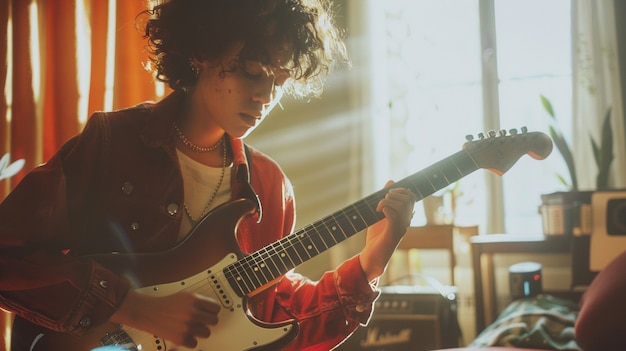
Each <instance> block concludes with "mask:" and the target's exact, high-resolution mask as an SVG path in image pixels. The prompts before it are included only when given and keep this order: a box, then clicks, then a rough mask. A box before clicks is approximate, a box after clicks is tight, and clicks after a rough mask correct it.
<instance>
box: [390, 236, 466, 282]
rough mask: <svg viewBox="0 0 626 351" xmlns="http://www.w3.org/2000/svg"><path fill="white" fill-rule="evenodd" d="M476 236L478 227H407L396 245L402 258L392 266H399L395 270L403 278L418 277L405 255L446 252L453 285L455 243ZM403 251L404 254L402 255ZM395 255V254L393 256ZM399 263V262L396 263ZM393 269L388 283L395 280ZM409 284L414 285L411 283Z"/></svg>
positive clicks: (395, 259)
mask: <svg viewBox="0 0 626 351" xmlns="http://www.w3.org/2000/svg"><path fill="white" fill-rule="evenodd" d="M477 234H478V226H467V227H460V226H454V225H426V226H421V227H409V229H408V230H407V233H406V234H405V235H404V238H402V240H401V241H400V244H398V248H397V251H400V252H397V254H398V256H402V257H401V258H400V259H398V258H394V260H393V261H392V262H393V264H399V265H401V266H402V267H395V270H396V271H397V270H401V271H403V272H405V273H404V276H408V277H410V276H415V275H419V274H418V273H419V272H415V270H416V268H415V265H414V264H412V262H411V257H410V255H407V253H408V252H410V251H411V250H413V249H418V250H428V249H438V250H446V251H447V254H448V266H449V269H450V283H451V285H455V283H456V280H455V267H456V255H455V241H457V240H459V239H461V238H463V237H465V236H471V235H477ZM402 251H404V253H402ZM394 255H395V254H394ZM398 261H400V262H398ZM393 270H394V269H391V270H390V273H391V275H392V276H391V277H388V278H389V281H392V280H393V279H396V278H397V277H394V276H393V275H394V272H393ZM411 283H415V282H414V281H412V282H411Z"/></svg>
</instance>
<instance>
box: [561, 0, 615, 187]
mask: <svg viewBox="0 0 626 351" xmlns="http://www.w3.org/2000/svg"><path fill="white" fill-rule="evenodd" d="M572 16H573V18H572V19H573V21H572V24H573V33H572V34H573V42H574V46H573V77H574V79H573V126H574V128H573V130H574V132H573V138H572V140H573V143H572V144H573V145H572V148H573V149H574V155H575V156H574V157H575V162H576V167H577V176H578V182H579V188H580V189H581V190H593V189H595V186H596V180H595V179H596V175H597V172H598V169H597V167H596V165H595V159H594V157H593V153H592V147H591V141H590V139H589V138H590V135H591V137H593V138H594V140H596V141H598V142H599V140H600V136H601V128H602V122H603V120H604V115H605V114H606V111H607V109H608V108H611V117H612V118H611V125H612V130H613V143H614V145H613V146H614V147H613V150H614V157H615V158H614V159H613V163H612V165H611V169H610V175H609V186H610V187H612V188H624V187H626V152H624V150H626V144H625V143H626V142H625V139H626V136H625V135H624V105H623V102H622V100H621V96H622V94H621V89H622V87H621V86H620V73H619V69H620V68H619V64H618V62H619V61H618V55H617V36H616V26H615V9H614V0H597V1H596V0H573V3H572Z"/></svg>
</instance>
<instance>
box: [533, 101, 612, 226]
mask: <svg viewBox="0 0 626 351" xmlns="http://www.w3.org/2000/svg"><path fill="white" fill-rule="evenodd" d="M540 98H541V103H542V105H543V107H544V109H545V110H546V112H547V113H548V115H549V116H550V117H551V123H550V126H549V133H550V137H551V138H552V140H553V142H554V145H555V146H556V148H557V150H558V151H559V153H560V154H561V156H562V157H563V160H564V161H565V164H566V166H567V169H568V171H569V182H568V181H567V180H566V178H565V177H563V176H562V175H560V174H557V178H558V179H559V181H560V182H561V183H562V184H563V185H565V187H566V188H567V191H559V192H555V193H551V194H544V195H542V196H541V200H542V206H541V207H540V212H541V214H542V218H543V222H544V233H545V234H572V233H574V232H577V231H580V232H581V233H583V234H587V233H588V232H589V231H590V228H589V221H587V220H586V219H587V217H588V214H587V211H590V208H589V206H585V205H590V204H591V195H592V194H593V192H594V191H595V190H605V189H608V187H609V185H608V176H609V168H610V167H611V163H612V161H613V157H614V155H613V135H612V133H611V108H609V109H608V110H607V112H606V114H605V116H604V121H603V123H602V132H601V140H600V141H599V142H596V140H595V139H594V138H593V137H592V136H590V137H589V138H590V141H591V147H592V151H593V156H594V159H595V162H596V166H597V167H598V173H597V176H596V184H595V189H592V190H586V191H580V190H579V188H578V179H577V177H576V165H575V162H574V157H573V155H572V152H571V148H570V147H569V145H568V143H567V141H566V140H565V137H564V136H563V133H562V132H561V131H560V129H559V127H558V124H557V122H556V116H555V113H554V109H553V108H552V104H551V103H550V100H548V98H546V97H545V96H543V95H541V96H540Z"/></svg>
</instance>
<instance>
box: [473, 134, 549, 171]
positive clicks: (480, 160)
mask: <svg viewBox="0 0 626 351" xmlns="http://www.w3.org/2000/svg"><path fill="white" fill-rule="evenodd" d="M466 139H467V140H468V141H467V142H466V143H465V144H463V149H464V150H465V151H467V152H468V153H469V154H470V156H471V157H472V159H473V160H474V162H476V164H477V165H478V166H479V167H480V168H484V169H488V170H490V171H492V172H494V173H496V174H497V175H502V174H504V173H505V172H506V171H508V170H509V168H511V167H512V166H513V165H514V164H515V162H517V160H518V159H519V158H520V157H522V156H523V155H525V154H528V155H529V156H530V157H532V158H534V159H537V160H543V159H544V158H546V157H548V155H550V153H551V152H552V139H550V137H549V136H548V135H546V134H545V133H541V132H528V130H527V129H526V127H522V128H521V132H518V131H517V130H516V129H511V130H509V131H508V132H507V131H506V130H500V131H499V132H496V131H489V132H488V133H487V135H484V134H483V133H480V134H478V139H477V140H474V137H473V136H472V135H468V136H467V137H466Z"/></svg>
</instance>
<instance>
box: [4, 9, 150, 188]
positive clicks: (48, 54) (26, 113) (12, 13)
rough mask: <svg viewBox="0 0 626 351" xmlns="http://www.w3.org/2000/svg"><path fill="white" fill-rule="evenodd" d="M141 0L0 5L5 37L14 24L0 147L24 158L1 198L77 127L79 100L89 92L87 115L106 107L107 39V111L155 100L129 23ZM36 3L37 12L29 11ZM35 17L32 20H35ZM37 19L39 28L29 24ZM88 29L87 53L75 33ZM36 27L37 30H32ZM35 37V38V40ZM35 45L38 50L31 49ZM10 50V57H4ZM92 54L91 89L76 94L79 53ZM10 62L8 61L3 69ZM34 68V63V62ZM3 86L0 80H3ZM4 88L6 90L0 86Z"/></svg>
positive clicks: (142, 42)
mask: <svg viewBox="0 0 626 351" xmlns="http://www.w3.org/2000/svg"><path fill="white" fill-rule="evenodd" d="M77 1H82V3H81V4H83V6H84V8H85V9H86V11H85V13H84V14H81V15H83V16H89V17H88V18H87V19H86V20H87V22H88V23H89V26H90V28H77V24H76V20H75V18H76V8H77ZM109 1H116V3H115V9H116V13H115V14H114V16H115V28H114V33H115V35H114V37H113V38H109V37H108V33H109V31H108V25H109V17H108V16H109V14H108V9H109ZM145 4H146V2H145V1H122V0H108V1H106V0H104V1H103V0H56V1H45V0H12V1H9V2H4V1H3V2H2V5H0V6H2V7H0V9H2V14H1V15H0V21H2V22H1V23H0V25H1V28H2V29H1V30H2V31H3V32H4V33H5V36H6V35H7V24H8V22H9V21H10V23H11V25H12V33H13V34H12V38H11V42H12V46H11V48H8V47H7V46H6V45H5V46H3V47H2V49H0V50H1V51H0V54H2V63H3V65H2V67H0V83H4V82H6V77H7V69H11V75H9V76H10V77H11V81H10V82H8V86H9V87H10V89H11V94H10V95H11V101H7V100H6V99H5V98H6V95H7V94H6V92H5V94H3V96H2V100H1V102H0V113H2V115H3V116H6V115H7V111H10V117H11V120H10V121H7V120H6V118H2V119H1V120H2V121H1V122H0V133H1V134H0V137H2V141H3V142H2V143H1V144H0V152H1V153H2V154H4V153H6V152H10V153H11V159H12V160H15V159H20V158H24V159H25V160H26V165H25V167H24V169H23V171H22V172H21V173H20V174H18V175H16V176H15V177H13V178H11V179H9V180H4V181H3V182H5V183H8V184H9V185H8V186H6V185H5V186H4V187H3V188H2V189H0V190H1V191H2V192H1V193H0V198H2V197H4V195H6V192H7V191H8V190H10V188H11V187H12V186H14V185H15V184H16V183H17V182H19V180H20V179H21V178H22V177H23V176H24V174H25V173H26V172H27V171H29V170H30V169H32V168H33V167H34V166H36V165H37V164H40V163H41V162H44V161H46V160H47V159H48V158H49V157H50V156H52V155H53V154H54V152H55V151H56V150H57V149H58V148H59V147H60V146H61V145H62V144H63V142H65V141H66V140H67V139H69V138H70V137H72V136H73V135H75V134H76V133H78V132H79V131H80V129H81V128H82V125H81V123H80V119H81V118H82V119H85V118H86V117H87V116H85V115H84V114H85V112H82V113H81V112H80V111H79V107H78V100H79V97H80V96H81V94H83V95H84V94H86V95H87V96H88V103H87V113H86V114H87V115H90V114H91V113H93V112H94V111H97V110H103V109H105V98H104V96H105V92H106V86H105V77H106V75H107V73H108V74H111V73H110V72H107V62H106V60H107V55H109V56H111V55H113V54H112V53H108V52H107V43H108V40H114V41H115V53H114V60H115V63H114V65H113V67H114V71H113V76H114V82H113V91H112V96H113V105H112V108H113V109H118V108H123V107H127V106H132V105H135V104H137V103H140V102H142V101H145V100H155V99H156V98H157V97H156V93H155V83H154V81H153V79H152V77H151V76H150V74H149V73H148V72H146V70H145V69H144V64H145V62H147V61H148V54H147V52H146V51H145V44H146V43H145V40H144V39H143V37H142V33H141V32H140V30H139V29H138V27H137V26H136V25H135V18H136V15H137V14H138V13H139V12H140V11H142V10H144V9H145ZM34 5H36V8H37V11H33V7H34ZM33 17H35V18H33ZM33 23H38V24H39V25H38V28H32V27H33ZM77 30H79V31H87V30H91V36H90V43H89V45H90V47H89V48H88V49H87V50H89V52H77V51H78V50H85V49H78V44H77V41H76V38H77V35H76V31H77ZM33 31H35V32H36V33H33ZM34 40H38V42H34ZM32 48H36V50H38V51H39V52H38V53H37V52H35V51H34V50H33V49H32ZM7 53H10V55H11V60H10V61H9V60H8V59H7ZM80 56H83V57H86V56H91V59H90V62H89V63H90V65H91V69H90V70H89V76H88V77H86V79H89V91H88V92H80V91H79V82H78V79H77V77H78V75H77V74H78V70H79V69H80V68H81V67H79V65H80V62H81V60H79V59H78V57H80ZM8 62H12V65H10V66H11V67H9V65H8ZM37 64H38V66H37V67H34V66H33V65H37ZM2 86H3V87H4V86H5V84H3V85H2ZM3 90H4V89H3Z"/></svg>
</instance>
